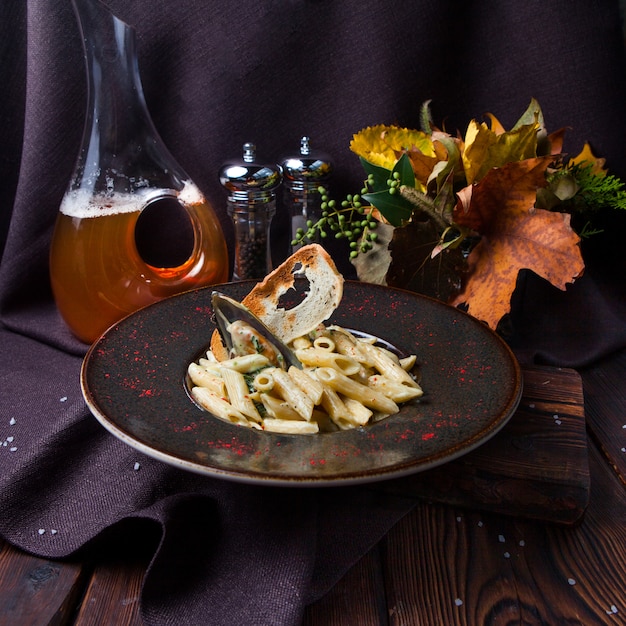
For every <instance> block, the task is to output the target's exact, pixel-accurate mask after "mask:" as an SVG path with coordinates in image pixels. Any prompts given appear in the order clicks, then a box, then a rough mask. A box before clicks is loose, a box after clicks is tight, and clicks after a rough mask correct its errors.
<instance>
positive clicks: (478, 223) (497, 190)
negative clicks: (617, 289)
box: [451, 156, 584, 329]
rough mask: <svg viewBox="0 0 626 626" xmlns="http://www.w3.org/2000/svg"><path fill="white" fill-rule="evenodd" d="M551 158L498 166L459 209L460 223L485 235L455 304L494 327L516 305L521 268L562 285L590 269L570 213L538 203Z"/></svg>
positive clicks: (473, 257) (475, 186) (460, 204)
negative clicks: (544, 207) (512, 300)
mask: <svg viewBox="0 0 626 626" xmlns="http://www.w3.org/2000/svg"><path fill="white" fill-rule="evenodd" d="M551 160H552V158H551V157H549V156H548V157H540V158H533V159H526V160H524V161H518V162H512V163H508V164H507V165H505V166H503V167H501V168H496V169H493V170H491V171H490V172H489V173H488V174H487V175H486V176H485V177H484V178H483V179H482V181H481V182H479V183H477V184H476V185H474V186H473V187H472V188H471V194H470V193H468V192H467V191H466V192H465V194H464V201H461V200H459V202H458V203H457V206H456V208H455V213H454V220H455V222H456V223H458V224H459V225H461V226H465V227H467V228H471V229H472V230H474V231H476V232H477V233H479V234H480V235H481V240H480V242H479V243H478V244H477V245H476V246H475V247H474V249H473V250H472V252H471V253H470V256H469V259H468V263H469V270H470V271H469V276H468V279H467V281H466V282H465V285H464V288H463V291H462V292H461V293H460V294H459V295H458V296H457V297H455V298H454V299H453V300H452V301H451V304H453V305H460V304H466V305H467V307H468V312H469V313H470V314H471V315H473V316H474V317H476V318H478V319H481V320H483V321H485V322H486V323H487V324H488V325H489V326H490V327H491V328H493V329H495V328H496V326H497V324H498V322H499V321H500V319H501V318H502V317H503V316H504V315H505V314H506V313H508V312H509V311H510V310H511V296H512V294H513V291H514V290H515V285H516V282H517V276H518V273H519V271H520V270H521V269H530V270H532V271H533V272H535V273H536V274H538V275H539V276H542V277H543V278H545V279H546V280H548V281H549V282H550V283H552V284H553V285H554V286H555V287H558V288H559V289H565V286H566V284H567V283H571V282H573V281H574V280H575V279H576V278H577V277H578V276H580V275H581V274H582V272H583V270H584V263H583V260H582V256H581V252H580V247H579V246H578V242H579V241H580V239H579V237H578V235H576V233H575V232H574V231H573V230H572V228H571V226H570V216H569V215H567V214H563V213H558V212H551V211H545V210H543V209H536V208H534V201H535V196H536V192H537V189H538V188H540V187H542V186H544V185H545V182H546V181H545V174H544V173H545V170H546V168H547V167H548V165H549V164H550V162H551Z"/></svg>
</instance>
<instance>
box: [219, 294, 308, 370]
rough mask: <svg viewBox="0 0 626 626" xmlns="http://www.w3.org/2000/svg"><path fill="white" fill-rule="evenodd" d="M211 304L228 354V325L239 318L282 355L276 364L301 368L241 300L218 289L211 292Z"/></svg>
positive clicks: (290, 352)
mask: <svg viewBox="0 0 626 626" xmlns="http://www.w3.org/2000/svg"><path fill="white" fill-rule="evenodd" d="M211 306H212V307H213V311H214V314H215V324H216V326H217V330H218V332H219V333H220V336H221V338H222V341H223V342H224V345H225V346H226V349H227V350H228V353H229V354H231V353H232V351H233V338H232V336H231V334H230V332H229V331H228V327H229V326H230V324H231V323H233V322H235V321H238V320H241V321H242V322H244V323H245V324H247V325H248V326H250V327H251V328H252V329H253V330H254V331H255V332H256V333H258V334H259V335H260V336H261V337H263V339H265V340H266V341H267V342H268V343H269V344H270V345H271V346H272V347H273V348H274V350H275V351H276V353H277V354H280V355H281V356H282V362H281V363H278V364H277V365H279V366H281V367H282V368H283V369H289V367H290V366H291V365H295V366H296V367H298V368H300V369H302V363H300V361H299V360H298V359H297V357H296V355H295V354H294V353H293V352H292V350H291V349H290V348H289V347H288V346H287V345H285V343H283V342H282V341H281V340H280V339H279V338H278V337H277V336H276V335H275V334H274V333H273V332H272V331H271V330H270V329H269V328H268V327H267V326H266V325H265V324H264V323H263V322H262V321H261V320H260V319H259V318H258V317H257V316H256V315H255V314H254V313H252V311H250V309H248V307H246V306H245V305H243V304H242V303H241V302H237V300H233V299H232V298H229V297H228V296H226V295H224V294H223V293H220V292H219V291H213V292H212V294H211Z"/></svg>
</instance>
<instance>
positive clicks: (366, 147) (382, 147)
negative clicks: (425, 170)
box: [350, 124, 435, 170]
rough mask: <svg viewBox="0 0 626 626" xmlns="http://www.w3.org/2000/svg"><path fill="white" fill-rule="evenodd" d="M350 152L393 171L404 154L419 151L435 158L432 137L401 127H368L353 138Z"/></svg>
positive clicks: (380, 125) (381, 125)
mask: <svg viewBox="0 0 626 626" xmlns="http://www.w3.org/2000/svg"><path fill="white" fill-rule="evenodd" d="M350 150H352V152H355V153H356V154H358V155H359V156H360V157H362V158H364V159H365V160H366V161H368V162H369V163H372V164H373V165H378V166H379V167H384V168H385V169H387V170H392V169H393V167H394V165H395V164H396V161H397V160H398V159H399V158H400V156H401V155H402V153H403V152H407V151H410V150H419V151H420V152H422V153H423V154H425V155H426V156H430V157H434V156H435V148H434V146H433V142H432V139H431V137H430V135H427V134H426V133H424V132H422V131H419V130H411V129H408V128H400V127H399V126H385V125H383V124H379V125H378V126H368V127H367V128H364V129H363V130H361V131H359V132H358V133H357V134H356V135H354V136H353V137H352V141H351V142H350Z"/></svg>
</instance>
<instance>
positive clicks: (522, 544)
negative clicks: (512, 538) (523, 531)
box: [519, 539, 526, 548]
mask: <svg viewBox="0 0 626 626" xmlns="http://www.w3.org/2000/svg"><path fill="white" fill-rule="evenodd" d="M519 545H520V547H522V548H523V547H524V546H525V545H526V542H525V541H524V540H523V539H522V540H521V541H520V542H519Z"/></svg>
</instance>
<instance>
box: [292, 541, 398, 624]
mask: <svg viewBox="0 0 626 626" xmlns="http://www.w3.org/2000/svg"><path fill="white" fill-rule="evenodd" d="M384 589H385V586H384V582H383V578H382V569H381V558H380V548H379V546H375V547H374V548H373V549H372V550H370V551H369V552H368V553H367V554H366V555H365V556H364V557H363V558H362V559H361V560H360V561H358V562H357V563H356V564H355V565H354V566H353V567H352V568H351V569H350V570H349V571H348V572H347V573H346V575H345V576H344V577H343V578H342V579H341V580H340V581H339V582H338V583H337V584H336V585H335V586H334V587H333V588H332V589H331V591H330V592H329V593H327V594H326V595H325V596H324V597H323V598H321V599H320V600H319V601H318V602H316V603H315V604H312V605H310V606H308V607H307V608H306V611H305V614H304V619H303V622H302V626H345V625H346V624H358V625H359V626H386V624H387V623H388V622H387V602H386V598H385V595H384Z"/></svg>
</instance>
